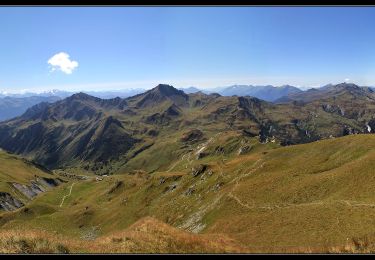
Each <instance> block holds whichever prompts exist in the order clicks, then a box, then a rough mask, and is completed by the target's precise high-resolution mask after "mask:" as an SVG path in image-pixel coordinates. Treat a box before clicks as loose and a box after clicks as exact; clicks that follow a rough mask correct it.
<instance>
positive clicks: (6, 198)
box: [0, 192, 24, 211]
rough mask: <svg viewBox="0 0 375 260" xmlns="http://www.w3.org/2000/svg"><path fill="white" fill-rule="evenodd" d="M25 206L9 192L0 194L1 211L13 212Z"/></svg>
mask: <svg viewBox="0 0 375 260" xmlns="http://www.w3.org/2000/svg"><path fill="white" fill-rule="evenodd" d="M23 206H24V204H23V203H22V202H21V201H19V200H18V199H16V198H14V197H13V196H12V195H10V194H9V193H7V192H0V210H5V211H12V210H16V209H18V208H21V207H23Z"/></svg>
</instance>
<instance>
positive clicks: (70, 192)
mask: <svg viewBox="0 0 375 260" xmlns="http://www.w3.org/2000/svg"><path fill="white" fill-rule="evenodd" d="M74 184H75V182H73V183H72V185H71V186H70V191H69V194H67V195H65V196H64V197H63V198H62V200H61V203H60V208H61V207H62V205H63V204H64V201H65V199H66V198H67V197H69V196H70V195H71V194H72V189H73V186H74Z"/></svg>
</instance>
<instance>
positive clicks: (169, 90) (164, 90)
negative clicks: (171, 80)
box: [151, 84, 186, 97]
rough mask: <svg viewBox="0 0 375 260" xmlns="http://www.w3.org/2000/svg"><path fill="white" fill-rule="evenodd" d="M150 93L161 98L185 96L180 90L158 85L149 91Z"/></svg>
mask: <svg viewBox="0 0 375 260" xmlns="http://www.w3.org/2000/svg"><path fill="white" fill-rule="evenodd" d="M151 91H152V92H158V93H160V94H162V95H163V96H167V97H169V96H173V95H186V94H185V93H184V92H183V91H182V90H178V89H176V88H174V87H173V86H171V85H167V84H159V85H157V86H156V87H155V88H153V89H151Z"/></svg>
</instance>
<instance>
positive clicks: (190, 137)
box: [181, 129, 203, 142]
mask: <svg viewBox="0 0 375 260" xmlns="http://www.w3.org/2000/svg"><path fill="white" fill-rule="evenodd" d="M202 138H203V132H202V131H201V130H199V129H193V130H190V131H188V132H186V133H184V134H183V135H182V137H181V141H182V142H195V141H200V140H202Z"/></svg>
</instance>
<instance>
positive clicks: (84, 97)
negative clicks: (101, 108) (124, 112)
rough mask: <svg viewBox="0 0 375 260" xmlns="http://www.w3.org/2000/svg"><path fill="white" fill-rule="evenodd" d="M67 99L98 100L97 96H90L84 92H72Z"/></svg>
mask: <svg viewBox="0 0 375 260" xmlns="http://www.w3.org/2000/svg"><path fill="white" fill-rule="evenodd" d="M68 99H70V100H99V98H97V97H94V96H90V95H89V94H86V93H84V92H79V93H76V94H73V95H71V96H70V97H69V98H68Z"/></svg>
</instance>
